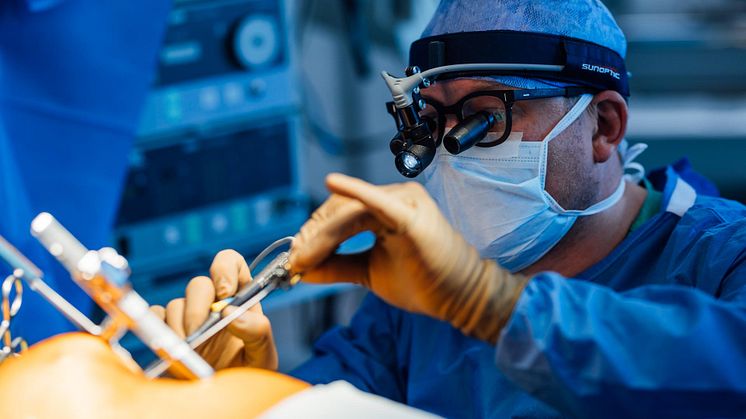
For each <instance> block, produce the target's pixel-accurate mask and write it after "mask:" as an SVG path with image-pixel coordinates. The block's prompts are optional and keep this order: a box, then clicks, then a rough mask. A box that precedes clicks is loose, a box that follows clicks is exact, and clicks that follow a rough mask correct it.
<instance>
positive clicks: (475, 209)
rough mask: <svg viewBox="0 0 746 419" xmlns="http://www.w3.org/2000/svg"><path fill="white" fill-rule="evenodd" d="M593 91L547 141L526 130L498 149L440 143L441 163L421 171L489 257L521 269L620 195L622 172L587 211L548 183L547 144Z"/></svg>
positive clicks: (449, 216) (448, 214)
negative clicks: (526, 135) (562, 199)
mask: <svg viewBox="0 0 746 419" xmlns="http://www.w3.org/2000/svg"><path fill="white" fill-rule="evenodd" d="M592 98H593V96H592V95H583V96H581V97H580V99H579V100H578V102H577V103H576V104H575V106H573V108H572V109H571V110H570V111H569V112H568V113H567V114H566V115H565V116H564V117H563V118H562V119H561V120H560V121H559V122H558V123H557V125H556V126H555V127H554V128H553V129H552V131H551V132H550V133H549V134H547V136H546V137H545V138H544V139H543V140H542V141H521V139H522V137H523V134H522V133H520V132H513V133H511V135H510V137H508V139H507V141H506V142H505V143H503V144H501V145H499V146H497V147H493V148H486V149H485V148H477V147H473V148H470V149H468V150H466V151H464V152H463V153H461V154H459V155H452V154H450V153H448V152H446V151H445V150H443V147H439V148H438V152H437V154H436V157H435V158H436V160H437V161H436V163H435V164H433V165H432V166H431V167H429V168H428V169H427V170H425V172H423V175H424V184H425V187H426V188H427V190H428V191H429V192H430V194H431V195H432V196H433V198H434V199H435V201H436V202H437V203H438V205H439V206H440V208H441V210H442V211H443V213H444V214H445V216H446V218H447V219H448V220H449V221H450V223H451V224H452V225H453V226H454V227H455V228H456V229H457V230H459V231H460V232H461V234H463V236H464V237H465V238H466V240H467V241H468V242H469V243H471V244H472V245H473V246H475V247H476V248H477V249H478V250H479V252H480V254H481V256H482V257H483V258H489V259H495V260H496V261H497V262H498V263H500V265H502V266H503V267H505V268H506V269H509V270H510V271H512V272H517V271H520V270H522V269H524V268H526V267H528V266H530V265H531V264H533V263H534V262H536V261H538V260H539V259H541V257H542V256H544V255H545V254H546V253H547V252H548V251H549V250H550V249H551V248H552V247H554V245H556V244H557V242H559V241H560V239H561V238H562V237H563V236H564V235H565V234H567V232H568V231H569V230H570V228H571V227H572V226H573V224H574V223H575V220H576V219H577V218H578V217H579V216H584V215H591V214H596V213H599V212H601V211H604V210H606V209H607V208H609V207H611V206H613V205H614V204H615V203H617V202H618V201H619V199H621V197H622V195H623V194H624V179H622V180H620V182H619V186H618V187H617V188H616V190H615V191H614V192H613V193H612V194H611V195H610V196H609V197H607V198H605V199H604V200H602V201H600V202H598V203H596V204H594V205H592V206H590V207H589V208H587V209H585V210H566V209H564V208H562V207H561V206H560V205H559V204H558V203H557V201H555V199H554V198H553V197H552V196H551V195H549V193H547V192H546V191H545V189H544V187H545V184H546V172H547V155H548V150H549V143H550V142H551V141H552V140H553V139H554V138H556V137H557V135H559V134H560V133H561V132H563V131H564V130H565V129H566V128H567V127H568V126H570V124H572V123H573V122H574V121H575V120H576V119H577V118H578V117H579V116H580V115H581V114H582V113H583V111H584V110H585V109H586V107H587V106H588V104H590V102H591V100H592ZM625 149H626V146H625ZM638 149H639V148H638ZM638 149H636V150H635V152H637V150H638ZM638 154H639V153H638ZM632 158H634V156H633V157H632ZM624 163H625V165H626V164H627V163H628V161H626V159H625V161H624ZM638 166H639V165H638ZM640 168H641V167H640Z"/></svg>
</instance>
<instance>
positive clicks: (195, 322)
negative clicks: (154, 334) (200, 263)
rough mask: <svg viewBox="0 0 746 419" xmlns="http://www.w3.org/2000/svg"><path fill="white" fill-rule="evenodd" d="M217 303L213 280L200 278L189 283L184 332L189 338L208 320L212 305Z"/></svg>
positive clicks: (185, 303) (204, 277) (185, 305)
mask: <svg viewBox="0 0 746 419" xmlns="http://www.w3.org/2000/svg"><path fill="white" fill-rule="evenodd" d="M214 301H215V287H214V286H213V285H212V279H210V278H208V277H206V276H198V277H196V278H193V279H192V280H191V281H189V284H188V285H187V287H186V299H185V302H184V331H185V332H186V335H187V336H189V335H191V334H192V332H194V331H195V330H197V328H198V327H200V326H201V325H202V323H204V322H205V320H207V316H208V315H209V314H210V305H211V304H212V303H213V302H214Z"/></svg>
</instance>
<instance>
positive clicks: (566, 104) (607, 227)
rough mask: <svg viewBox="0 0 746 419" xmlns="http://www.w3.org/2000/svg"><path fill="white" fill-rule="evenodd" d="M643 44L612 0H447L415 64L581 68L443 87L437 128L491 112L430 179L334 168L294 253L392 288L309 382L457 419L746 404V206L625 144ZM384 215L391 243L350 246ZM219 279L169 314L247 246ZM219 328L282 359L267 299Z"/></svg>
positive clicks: (216, 292) (428, 171)
mask: <svg viewBox="0 0 746 419" xmlns="http://www.w3.org/2000/svg"><path fill="white" fill-rule="evenodd" d="M625 49H626V41H625V38H624V35H623V33H622V32H621V30H620V29H619V27H618V26H617V25H616V23H615V21H614V19H613V18H612V16H611V15H610V14H609V12H608V10H607V9H606V8H605V7H604V6H603V5H602V4H601V3H600V2H599V1H595V0H571V1H561V2H560V1H538V0H522V1H518V0H479V1H474V0H469V1H457V0H456V1H443V2H441V4H440V5H439V7H438V9H437V11H436V13H435V16H434V17H433V19H432V21H431V22H430V24H429V25H428V27H427V28H426V30H425V32H424V33H423V38H422V39H421V40H419V41H417V42H415V43H414V44H413V46H412V50H411V54H410V61H411V63H410V64H417V65H418V66H421V67H423V68H422V69H423V70H425V69H426V68H431V67H433V66H445V65H455V64H464V63H484V62H487V63H534V64H536V63H543V64H557V63H561V64H562V65H564V67H563V68H564V70H563V71H562V72H560V73H551V72H544V73H539V74H537V73H536V72H531V71H524V70H521V71H512V72H496V73H495V74H488V73H485V72H481V73H479V74H469V73H463V72H462V73H458V74H452V75H451V77H442V78H440V79H439V80H438V81H437V83H435V84H434V85H431V86H430V87H427V88H423V89H422V91H421V95H422V97H423V99H424V100H425V101H426V102H427V106H425V107H424V109H421V110H420V113H419V117H420V118H422V119H423V120H427V121H429V122H428V124H429V125H428V126H429V128H430V129H432V131H433V134H434V137H436V138H439V137H441V136H448V135H449V134H448V133H450V132H451V131H452V130H454V129H455V128H457V127H458V126H463V123H464V121H465V120H469V118H470V117H471V116H473V115H478V114H482V115H487V117H489V118H491V119H492V121H491V123H488V124H487V125H489V126H490V134H491V135H487V134H485V135H484V136H483V138H482V139H481V140H480V141H481V142H480V143H479V144H478V145H479V146H472V147H470V148H466V149H465V150H454V147H450V150H446V149H445V148H446V147H445V145H444V142H445V140H444V139H441V140H440V141H439V143H440V145H439V146H438V147H437V149H436V152H435V155H434V158H433V160H432V163H431V164H430V165H429V166H427V168H425V170H424V171H423V172H422V173H421V174H420V175H419V179H421V181H422V184H419V183H404V184H393V185H385V186H374V185H370V184H368V183H366V182H364V181H362V180H358V179H354V178H350V177H347V176H344V175H339V174H333V175H330V176H329V177H328V178H327V186H328V188H329V190H330V191H331V192H332V195H331V196H330V198H329V199H328V200H327V201H326V202H325V203H324V204H323V205H322V206H321V207H320V208H319V209H318V210H317V211H316V212H315V213H314V215H313V216H312V217H311V219H310V220H309V221H308V222H307V223H306V225H305V226H304V227H303V228H302V229H301V231H300V233H299V234H298V235H297V236H296V241H295V242H294V244H293V250H292V256H291V264H292V268H293V270H294V271H295V272H297V273H301V274H302V275H303V279H304V281H306V282H311V283H331V282H354V283H358V284H362V285H364V286H366V287H368V288H369V289H371V290H372V294H371V295H369V296H368V297H367V298H366V300H365V301H364V302H363V304H362V306H361V307H360V309H359V311H358V312H357V314H356V315H355V317H354V318H353V320H352V322H351V324H350V326H349V327H345V328H337V329H334V330H332V331H330V332H328V333H327V334H326V335H324V336H322V337H321V338H320V339H319V341H318V342H317V344H316V347H315V354H314V356H313V358H312V359H311V360H309V361H308V362H307V363H306V364H305V365H303V366H301V367H300V368H298V369H297V370H296V371H294V372H293V375H295V376H296V377H299V378H301V379H303V380H306V381H309V382H312V383H326V382H330V381H333V380H338V379H344V380H347V381H349V382H350V383H352V384H354V385H355V386H357V387H358V388H360V389H363V390H365V391H368V392H371V393H375V394H378V395H383V396H385V397H388V398H390V399H393V400H396V401H400V402H403V403H407V404H409V405H412V406H416V407H418V408H420V409H423V410H426V411H430V412H433V413H436V414H439V415H442V416H445V417H495V418H505V417H542V418H543V417H564V416H572V417H744V416H746V380H744V372H745V371H746V207H744V206H743V205H741V204H739V203H736V202H732V201H728V200H725V199H720V198H716V197H711V196H707V195H706V194H704V193H702V192H703V191H711V187H710V185H709V184H707V183H705V182H704V181H703V179H702V178H701V177H699V176H697V175H696V174H695V173H693V172H692V171H691V169H690V168H689V167H688V166H687V165H686V164H676V165H673V166H670V167H668V168H666V169H665V170H664V171H662V172H659V173H656V174H651V175H650V176H648V177H647V178H644V177H643V176H642V172H643V170H642V169H643V168H642V166H640V165H639V164H636V163H634V162H633V161H632V160H633V159H634V157H635V155H636V154H638V153H639V151H640V147H627V145H626V142H625V141H624V136H625V131H626V127H627V121H628V117H629V116H628V104H627V98H628V96H629V88H628V84H627V75H626V71H625V70H624V55H625ZM536 96H540V97H541V98H537V99H530V100H522V99H521V98H526V97H536ZM487 117H485V118H487ZM494 127H497V128H494ZM436 144H437V143H436ZM467 145H468V144H467ZM452 151H455V152H452ZM365 230H371V231H373V232H374V233H375V234H376V243H375V245H374V246H373V248H372V249H371V250H370V251H368V252H365V253H363V254H358V255H352V256H350V255H345V256H343V255H336V254H334V250H335V248H336V247H337V246H338V245H339V244H340V243H341V242H342V241H344V240H345V239H347V238H348V237H350V236H352V235H354V234H356V233H358V232H360V231H365ZM210 274H211V275H210V276H211V277H210V278H207V277H198V278H195V279H193V280H192V282H191V283H190V284H189V286H188V288H187V292H186V298H185V299H179V300H174V301H172V302H171V303H170V304H169V307H168V308H167V310H166V311H167V312H166V313H165V317H166V321H167V322H168V323H169V324H170V325H172V327H174V328H176V329H177V330H180V331H181V332H182V333H187V334H188V333H189V332H190V331H192V330H194V329H195V328H196V327H197V326H198V325H199V324H201V322H202V321H204V319H205V318H206V317H207V313H208V311H209V305H210V303H211V302H212V301H213V300H214V299H215V298H224V297H227V296H229V295H231V294H233V293H234V292H235V291H236V289H237V287H238V286H240V285H242V284H244V283H246V282H248V281H250V280H251V276H250V274H249V271H248V268H247V266H246V262H245V261H244V260H243V258H241V257H240V256H239V255H238V254H237V253H236V252H233V251H223V252H221V253H219V254H218V255H217V256H216V258H215V260H214V262H213V264H212V267H211V270H210ZM211 343H212V345H211V346H208V347H207V348H206V349H203V350H202V351H203V354H205V356H207V357H208V358H209V359H210V360H211V362H212V363H213V365H215V366H216V367H218V368H221V367H224V366H228V365H233V364H241V363H244V364H249V365H254V366H264V367H266V368H274V367H276V365H277V364H276V352H275V349H274V344H273V342H272V334H271V327H270V326H269V321H268V320H267V318H266V317H265V316H263V315H262V314H261V309H260V308H258V307H257V308H256V309H255V310H254V311H252V312H249V313H247V314H246V315H244V316H243V317H241V318H240V319H239V320H238V321H236V322H235V323H234V324H233V325H232V326H231V328H230V329H229V330H228V331H226V332H225V333H224V334H222V335H219V336H217V337H216V338H214V340H213V341H212V342H211Z"/></svg>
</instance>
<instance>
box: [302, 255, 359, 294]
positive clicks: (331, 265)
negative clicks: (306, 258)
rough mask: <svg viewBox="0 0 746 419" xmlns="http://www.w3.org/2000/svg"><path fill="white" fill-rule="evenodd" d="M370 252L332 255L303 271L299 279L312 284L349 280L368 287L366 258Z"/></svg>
mask: <svg viewBox="0 0 746 419" xmlns="http://www.w3.org/2000/svg"><path fill="white" fill-rule="evenodd" d="M369 258H370V252H369V251H368V252H364V253H359V254H353V255H334V256H332V257H330V258H328V259H326V260H324V261H323V262H322V263H320V264H318V265H316V266H310V267H308V269H307V270H305V271H303V275H302V277H301V280H302V281H303V282H307V283H312V284H332V283H336V282H351V283H354V284H360V285H363V286H365V287H369V284H370V281H369V279H368V260H369Z"/></svg>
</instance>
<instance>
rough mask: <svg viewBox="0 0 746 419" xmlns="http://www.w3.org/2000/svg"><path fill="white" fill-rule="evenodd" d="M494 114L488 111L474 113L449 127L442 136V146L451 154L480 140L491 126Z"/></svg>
mask: <svg viewBox="0 0 746 419" xmlns="http://www.w3.org/2000/svg"><path fill="white" fill-rule="evenodd" d="M493 125H495V116H494V115H492V114H490V113H488V112H479V113H477V114H474V115H472V116H470V117H468V118H466V119H465V120H464V121H462V122H461V123H460V124H458V125H456V126H455V127H453V129H451V130H450V131H449V132H448V134H446V136H445V137H444V138H443V146H444V147H445V148H446V150H448V152H449V153H451V154H459V153H461V152H463V151H465V150H468V149H469V148H471V147H472V146H473V145H474V144H476V143H478V142H480V141H482V140H483V139H484V137H485V136H486V135H487V133H488V132H489V131H490V129H491V128H492V126H493Z"/></svg>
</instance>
